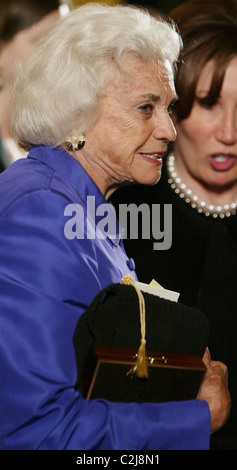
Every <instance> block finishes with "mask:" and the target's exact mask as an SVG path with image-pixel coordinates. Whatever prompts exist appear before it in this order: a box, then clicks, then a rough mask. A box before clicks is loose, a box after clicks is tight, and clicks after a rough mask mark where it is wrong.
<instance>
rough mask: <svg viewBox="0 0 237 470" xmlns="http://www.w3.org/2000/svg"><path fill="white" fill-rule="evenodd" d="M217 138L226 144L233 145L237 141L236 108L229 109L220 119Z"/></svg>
mask: <svg viewBox="0 0 237 470" xmlns="http://www.w3.org/2000/svg"><path fill="white" fill-rule="evenodd" d="M217 139H218V140H219V141H220V142H222V143H223V144H225V145H233V144H235V143H236V141H237V113H236V110H235V109H229V110H227V111H226V112H224V113H223V116H222V119H220V123H219V127H218V131H217Z"/></svg>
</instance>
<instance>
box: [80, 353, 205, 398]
mask: <svg viewBox="0 0 237 470" xmlns="http://www.w3.org/2000/svg"><path fill="white" fill-rule="evenodd" d="M136 353H137V351H135V350H132V349H120V348H109V347H94V348H93V349H92V350H91V351H90V354H89V356H88V360H87V363H86V367H85V369H84V374H83V393H84V396H85V398H88V399H89V398H91V399H95V398H104V399H107V400H109V401H122V402H132V401H135V402H138V403H141V402H159V403H161V402H167V401H177V400H189V399H194V398H196V396H197V393H198V390H199V388H200V385H201V383H202V380H203V378H204V375H205V371H206V367H205V365H204V364H203V362H202V360H201V358H200V357H198V356H190V355H184V354H172V353H167V354H166V353H165V354H164V353H159V352H154V351H147V361H148V378H147V379H139V378H138V377H136V376H135V375H134V374H129V371H130V370H131V369H132V368H133V366H134V365H135V363H136Z"/></svg>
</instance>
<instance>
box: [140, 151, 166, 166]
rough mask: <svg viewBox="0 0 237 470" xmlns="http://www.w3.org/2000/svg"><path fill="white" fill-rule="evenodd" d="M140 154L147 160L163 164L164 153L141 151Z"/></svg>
mask: <svg viewBox="0 0 237 470" xmlns="http://www.w3.org/2000/svg"><path fill="white" fill-rule="evenodd" d="M140 155H141V156H142V157H143V158H144V159H145V160H147V161H149V162H151V163H155V164H156V165H162V156H163V155H164V153H140Z"/></svg>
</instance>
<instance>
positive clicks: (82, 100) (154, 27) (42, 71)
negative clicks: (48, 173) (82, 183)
mask: <svg viewBox="0 0 237 470" xmlns="http://www.w3.org/2000/svg"><path fill="white" fill-rule="evenodd" d="M180 46H181V39H180V36H179V34H178V33H177V31H176V28H175V26H174V25H172V24H168V23H167V22H165V21H164V20H162V19H157V18H155V17H153V16H151V15H150V14H149V13H148V12H146V11H144V10H142V9H141V8H137V7H133V6H121V5H116V6H108V5H102V4H97V3H89V4H85V5H83V6H81V7H79V8H75V9H73V10H72V11H71V12H70V13H69V14H67V15H66V16H65V17H64V18H62V19H60V20H59V21H57V22H56V23H54V25H53V26H52V27H51V28H50V29H49V30H48V31H47V33H46V34H45V35H44V36H43V37H42V38H41V39H40V40H39V41H38V43H37V44H36V45H35V46H34V47H33V49H32V52H31V53H30V56H28V58H27V59H26V61H25V62H24V63H23V64H22V66H21V67H20V70H19V74H18V78H17V80H16V84H15V106H14V109H13V113H12V128H13V132H14V134H15V136H16V138H17V140H18V141H19V142H20V144H21V145H22V146H23V147H25V148H30V147H31V146H33V145H39V144H45V145H52V146H57V145H59V144H60V143H62V142H64V140H65V138H66V136H67V134H68V132H69V131H70V130H71V129H74V128H76V129H78V130H79V131H80V132H83V133H86V132H87V131H88V129H89V128H90V127H91V126H92V125H93V123H94V121H95V119H96V117H98V112H99V111H98V103H99V100H98V98H99V96H100V95H101V93H102V92H103V89H104V87H105V85H106V83H108V78H109V77H110V79H111V70H113V67H114V64H117V65H118V66H119V64H121V59H122V57H123V56H124V54H135V55H136V56H138V57H140V58H141V59H142V60H148V59H150V58H156V59H157V60H158V61H159V63H161V64H165V63H167V61H168V63H169V64H170V65H171V67H172V68H173V66H174V64H175V63H176V61H177V58H178V55H179V52H180Z"/></svg>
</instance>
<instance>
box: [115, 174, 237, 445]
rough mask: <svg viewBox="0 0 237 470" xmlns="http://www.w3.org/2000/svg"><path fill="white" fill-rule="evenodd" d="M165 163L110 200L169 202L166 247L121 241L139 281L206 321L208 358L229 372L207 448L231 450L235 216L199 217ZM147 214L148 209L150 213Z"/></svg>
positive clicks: (235, 437) (236, 309)
mask: <svg viewBox="0 0 237 470" xmlns="http://www.w3.org/2000/svg"><path fill="white" fill-rule="evenodd" d="M167 179H168V178H167V172H166V168H165V165H163V169H162V177H161V180H160V181H159V183H158V184H157V185H155V186H152V187H148V186H140V185H139V186H138V185H134V186H129V187H126V188H122V189H120V190H118V191H117V192H116V193H114V195H113V196H112V198H111V199H112V202H113V204H114V205H115V207H116V209H117V210H118V205H119V204H120V203H124V204H130V203H135V204H137V205H140V204H144V203H146V204H148V205H149V207H151V205H152V204H160V209H161V214H163V213H164V204H172V245H171V247H170V248H169V249H168V250H154V249H153V243H154V241H157V240H154V239H153V238H152V236H151V237H150V238H149V239H147V240H146V239H142V235H141V219H140V229H139V237H138V239H137V240H135V239H130V238H129V230H128V237H127V240H124V244H125V249H126V251H127V254H128V256H130V257H132V258H134V260H135V264H136V273H137V275H138V278H139V280H140V281H142V282H146V283H150V281H151V280H152V279H153V278H154V279H156V280H157V281H158V282H159V283H160V284H161V285H163V287H165V288H166V289H170V290H175V291H177V292H180V299H179V301H180V302H181V303H184V304H187V305H190V306H193V307H196V308H198V309H199V310H201V311H202V312H203V313H204V314H205V315H206V317H207V318H208V320H209V322H210V339H209V348H210V351H211V356H212V359H213V360H220V361H222V362H224V363H225V364H226V365H227V366H228V369H229V388H230V392H231V397H232V409H231V416H230V418H229V420H228V422H227V424H226V425H225V426H224V427H223V428H222V430H220V431H218V432H217V433H215V434H214V435H213V436H212V439H211V441H212V443H211V448H213V449H237V432H236V429H237V215H234V216H231V217H225V218H224V219H220V218H217V219H214V218H213V217H206V216H205V215H204V214H200V213H198V212H197V210H196V209H193V208H192V207H191V206H190V205H189V204H187V203H186V202H185V201H184V200H183V199H181V198H180V197H179V196H178V195H177V194H176V193H175V192H174V191H173V189H171V188H170V185H169V183H168V181H167ZM150 212H151V211H150Z"/></svg>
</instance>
